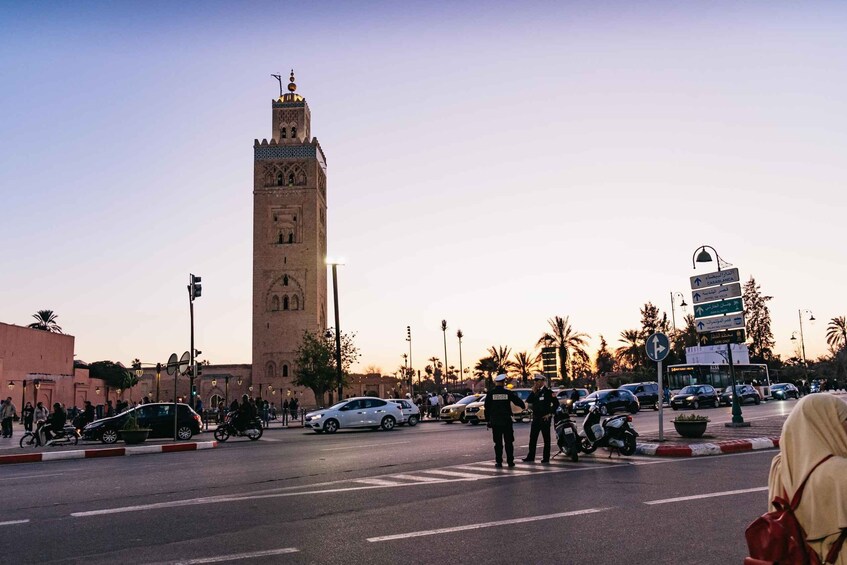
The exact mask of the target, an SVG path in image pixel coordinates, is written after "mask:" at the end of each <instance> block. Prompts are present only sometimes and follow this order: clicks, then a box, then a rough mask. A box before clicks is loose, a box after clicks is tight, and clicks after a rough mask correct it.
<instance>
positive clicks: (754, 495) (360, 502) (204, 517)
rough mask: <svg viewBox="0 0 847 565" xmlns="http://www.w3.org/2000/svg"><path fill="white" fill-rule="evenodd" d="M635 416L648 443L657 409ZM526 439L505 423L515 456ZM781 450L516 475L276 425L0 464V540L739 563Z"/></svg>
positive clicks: (485, 458)
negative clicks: (216, 437)
mask: <svg viewBox="0 0 847 565" xmlns="http://www.w3.org/2000/svg"><path fill="white" fill-rule="evenodd" d="M794 404H795V403H794V402H793V401H791V402H785V403H779V402H770V403H767V404H762V405H761V406H749V407H745V410H744V414H745V418H746V419H748V420H751V421H753V422H754V424H755V422H756V421H757V419H768V418H771V419H772V417H773V416H775V415H779V414H785V413H787V411H788V410H790V409H791V407H792V406H793V405H794ZM701 412H702V413H704V414H708V415H709V416H710V417H711V418H712V420H713V423H712V424H711V425H712V426H716V425H722V424H721V422H723V421H727V420H729V418H730V413H729V409H728V408H722V409H717V410H716V409H711V410H708V409H707V410H702V411H701ZM672 414H673V413H672V411H666V416H667V418H668V419H669V418H670V417H671V416H672ZM634 420H635V425H636V427H637V429H638V430H639V432H640V433H642V434H643V435H655V430H656V429H657V427H658V426H657V417H656V413H655V412H653V411H645V412H641V413H639V414H637V415H636V416H635V417H634ZM668 430H670V431H668ZM528 433H529V426H528V425H527V424H517V425H516V437H517V441H516V446H517V449H516V453H517V454H518V456H522V455H523V454H524V453H525V450H526V448H525V446H526V442H527V437H528ZM666 433H668V435H675V432H673V428H672V425H670V424H666ZM209 435H211V434H203V435H201V439H208V438H206V437H204V436H209ZM774 453H775V451H773V450H769V451H758V452H750V453H742V454H737V455H722V456H716V457H703V458H685V459H662V458H651V457H632V458H620V457H617V456H615V457H613V458H611V459H610V458H608V456H607V454H606V453H604V452H598V453H597V454H596V456H593V457H585V456H584V457H582V458H581V460H580V462H579V463H571V462H570V461H558V460H555V461H554V464H552V465H549V466H548V465H541V464H534V465H529V464H524V463H519V464H518V466H517V467H516V468H515V469H514V470H510V469H496V468H495V467H494V466H493V456H492V447H491V441H490V434H489V432H488V431H487V430H486V428H485V427H484V426H470V425H460V424H454V425H446V424H443V423H424V424H421V425H419V426H417V427H416V428H405V427H404V428H399V429H397V430H396V431H393V432H372V431H346V432H345V431H342V432H339V433H337V434H335V435H330V436H328V435H317V434H314V433H312V432H308V431H305V430H300V429H289V430H283V429H272V430H270V431H268V432H267V433H266V435H265V437H264V438H263V439H262V440H261V441H259V442H255V443H251V442H248V441H246V440H241V439H239V440H231V441H230V442H227V443H226V444H224V445H222V446H220V447H218V448H217V449H211V450H206V451H198V452H189V453H172V454H167V455H151V456H145V457H137V458H136V457H118V458H110V459H95V460H78V461H58V462H52V463H36V464H26V465H13V466H7V467H4V468H2V471H0V472H1V473H2V474H0V483H2V487H3V489H2V492H3V499H4V501H3V508H4V511H3V514H2V518H0V540H1V541H2V547H3V548H4V551H5V552H6V553H4V554H3V562H10V563H31V562H39V563H79V562H82V561H83V560H84V561H85V562H86V563H121V562H122V563H177V562H182V563H211V562H221V560H220V559H218V558H220V557H221V556H229V557H230V558H229V559H227V561H231V562H244V563H251V562H264V563H292V564H294V563H364V562H369V563H398V562H402V561H407V562H417V563H446V562H449V563H477V562H479V563H589V562H597V561H600V560H602V561H615V560H626V561H628V562H633V563H645V562H651V563H681V562H699V563H719V562H739V560H740V559H741V558H742V557H743V556H744V555H745V544H744V539H743V531H744V528H745V526H746V525H747V524H748V523H749V522H750V521H752V520H753V519H754V518H755V517H756V516H757V515H759V514H761V512H762V511H763V510H764V509H765V505H766V490H765V487H766V484H767V473H768V466H769V464H770V460H771V458H772V457H773V455H774ZM691 497H698V498H693V499H692V498H691ZM36 529H37V531H38V533H37V534H34V531H35V530H36ZM35 540H37V541H35ZM213 560H214V561H213Z"/></svg>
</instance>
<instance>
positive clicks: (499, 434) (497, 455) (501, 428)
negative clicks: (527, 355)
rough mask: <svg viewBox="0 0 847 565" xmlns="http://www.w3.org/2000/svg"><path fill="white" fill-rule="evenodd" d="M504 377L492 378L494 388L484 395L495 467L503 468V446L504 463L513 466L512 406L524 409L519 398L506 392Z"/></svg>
mask: <svg viewBox="0 0 847 565" xmlns="http://www.w3.org/2000/svg"><path fill="white" fill-rule="evenodd" d="M505 381H506V375H497V376H496V377H494V388H492V389H491V390H489V391H488V392H487V394H486V395H485V417H486V419H487V420H488V427H489V428H491V433H492V435H493V436H494V461H495V464H494V466H495V467H502V466H503V444H504V443H505V445H506V463H507V464H508V465H509V467H514V466H515V448H514V443H515V432H514V430H513V429H512V404H514V405H515V406H519V407H520V408H526V405H525V404H524V402H523V400H521V398H520V396H518V395H517V394H515V393H514V392H512V391H511V390H507V389H506V388H505V387H504V386H503V383H505Z"/></svg>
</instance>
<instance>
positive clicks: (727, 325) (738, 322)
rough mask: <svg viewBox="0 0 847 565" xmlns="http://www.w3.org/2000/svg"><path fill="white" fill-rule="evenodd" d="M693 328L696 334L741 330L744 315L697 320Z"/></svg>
mask: <svg viewBox="0 0 847 565" xmlns="http://www.w3.org/2000/svg"><path fill="white" fill-rule="evenodd" d="M694 327H695V328H696V329H697V333H703V332H712V331H715V330H729V329H735V328H743V327H744V314H735V315H733V316H723V317H720V318H707V319H705V320H699V321H698V322H697V323H696V324H694Z"/></svg>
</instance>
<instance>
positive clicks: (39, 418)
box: [33, 401, 50, 424]
mask: <svg viewBox="0 0 847 565" xmlns="http://www.w3.org/2000/svg"><path fill="white" fill-rule="evenodd" d="M49 416H50V410H48V409H47V408H45V406H44V403H43V402H40V401H39V402H36V403H35V413H34V414H33V417H34V418H35V423H36V424H37V423H38V422H43V421H44V420H46V419H47V418H48V417H49Z"/></svg>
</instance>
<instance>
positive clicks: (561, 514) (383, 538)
mask: <svg viewBox="0 0 847 565" xmlns="http://www.w3.org/2000/svg"><path fill="white" fill-rule="evenodd" d="M604 510H610V508H586V509H585V510H573V511H571V512H558V513H556V514H545V515H542V516H528V517H526V518H513V519H511V520H497V521H496V522H481V523H478V524H466V525H464V526H454V527H452V528H438V529H436V530H421V531H418V532H407V533H405V534H393V535H390V536H378V537H373V538H367V541H369V542H371V543H374V542H381V541H392V540H397V539H406V538H417V537H422V536H434V535H438V534H450V533H453V532H464V531H467V530H479V529H482V528H493V527H496V526H509V525H512V524H525V523H527V522H539V521H541V520H554V519H556V518H567V517H569V516H581V515H584V514H596V513H597V512H603V511H604Z"/></svg>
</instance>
